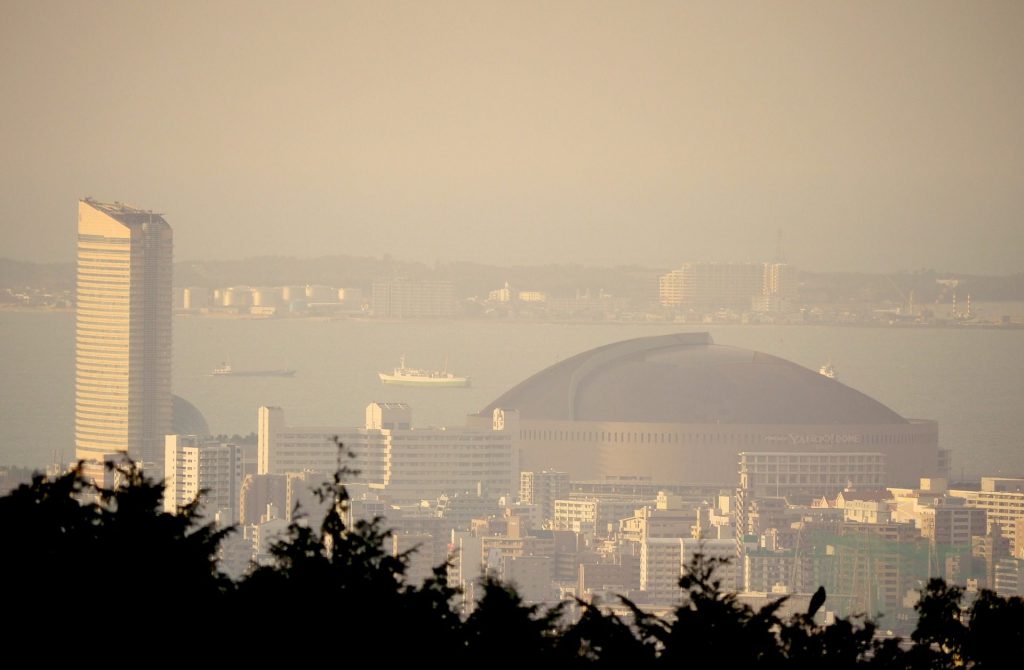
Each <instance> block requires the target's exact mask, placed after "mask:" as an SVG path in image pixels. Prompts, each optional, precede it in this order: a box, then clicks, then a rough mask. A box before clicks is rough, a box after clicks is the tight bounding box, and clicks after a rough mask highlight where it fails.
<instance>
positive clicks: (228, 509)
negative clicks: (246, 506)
mask: <svg viewBox="0 0 1024 670" xmlns="http://www.w3.org/2000/svg"><path fill="white" fill-rule="evenodd" d="M163 466H164V510H165V511H167V512H171V513H172V514H173V513H175V512H176V511H177V510H178V508H179V507H183V506H185V505H188V504H189V503H191V502H192V501H193V500H195V499H196V497H197V496H198V495H199V492H200V491H205V493H204V494H203V501H202V506H203V509H204V510H205V511H206V516H207V517H208V518H209V517H212V516H213V514H215V513H217V512H220V513H221V514H222V519H223V520H224V522H225V523H234V522H235V521H237V519H238V501H239V490H240V487H241V483H242V450H241V449H239V448H238V447H237V446H236V445H234V444H221V443H219V442H209V441H207V442H204V441H202V440H201V439H200V438H198V437H196V436H195V435H167V436H166V437H165V441H164V463H163Z"/></svg>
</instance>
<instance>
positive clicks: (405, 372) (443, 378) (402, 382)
mask: <svg viewBox="0 0 1024 670" xmlns="http://www.w3.org/2000/svg"><path fill="white" fill-rule="evenodd" d="M377 376H378V377H380V381H381V383H382V384H393V385H395V386H447V387H459V386H469V377H459V376H457V375H454V374H452V373H451V372H448V366H447V363H446V364H445V369H444V370H421V369H419V368H407V367H405V356H402V358H401V360H400V361H399V364H398V367H397V368H395V371H394V372H393V373H391V374H388V373H386V372H378V373H377Z"/></svg>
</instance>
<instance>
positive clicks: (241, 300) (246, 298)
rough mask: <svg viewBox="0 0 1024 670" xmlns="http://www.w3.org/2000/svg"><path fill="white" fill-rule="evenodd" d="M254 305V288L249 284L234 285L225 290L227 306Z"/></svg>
mask: <svg viewBox="0 0 1024 670" xmlns="http://www.w3.org/2000/svg"><path fill="white" fill-rule="evenodd" d="M250 305H252V289H251V288H249V287H248V286H232V287H231V288H228V289H226V290H225V291H224V306H225V307H249V306H250Z"/></svg>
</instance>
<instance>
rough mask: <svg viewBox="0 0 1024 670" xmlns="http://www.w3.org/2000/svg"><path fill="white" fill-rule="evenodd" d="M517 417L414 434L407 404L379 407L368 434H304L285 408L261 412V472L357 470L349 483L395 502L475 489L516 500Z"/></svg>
mask: <svg viewBox="0 0 1024 670" xmlns="http://www.w3.org/2000/svg"><path fill="white" fill-rule="evenodd" d="M510 414H511V413H510V412H506V411H504V410H496V411H495V420H494V421H493V422H492V424H491V425H490V426H479V425H470V426H461V427H442V428H433V427H431V428H412V410H411V408H410V407H409V406H408V405H407V404H405V403H394V402H375V403H370V404H369V405H368V406H367V408H366V424H365V425H364V426H363V427H362V428H345V427H297V426H289V425H288V424H287V423H286V421H285V418H284V410H282V409H281V408H279V407H260V409H259V426H258V430H257V436H258V438H257V439H258V463H257V471H258V472H259V474H284V473H287V472H299V471H302V470H313V471H316V472H334V471H335V470H336V469H338V468H339V467H347V468H349V469H351V470H352V471H353V472H352V474H350V475H348V476H346V477H345V481H346V482H347V483H365V484H368V485H369V486H370V488H373V489H379V490H380V492H381V494H382V495H384V496H385V497H387V498H388V499H389V500H391V501H392V502H396V501H418V500H422V499H434V498H437V497H438V496H440V495H442V494H446V493H447V494H453V493H461V492H464V491H474V490H482V491H485V492H487V493H489V494H492V495H508V494H510V493H512V492H513V491H515V490H516V489H517V488H518V486H519V478H518V475H519V462H518V456H517V453H518V452H517V448H516V447H517V440H516V437H517V434H518V431H517V430H515V429H514V428H513V426H515V421H514V419H512V417H511V416H510ZM506 422H507V426H506ZM339 444H340V445H341V447H339ZM348 454H351V455H352V457H351V458H349V457H348V456H347V455H348Z"/></svg>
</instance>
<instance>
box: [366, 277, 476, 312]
mask: <svg viewBox="0 0 1024 670" xmlns="http://www.w3.org/2000/svg"><path fill="white" fill-rule="evenodd" d="M372 298H373V315H374V316H381V317H387V318H398V319H406V318H431V319H436V318H441V317H449V316H452V315H454V314H455V306H456V300H455V286H454V284H452V283H451V282H450V281H444V280H439V281H426V280H423V281H414V280H410V279H392V280H390V281H379V282H374V283H373V294H372Z"/></svg>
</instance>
